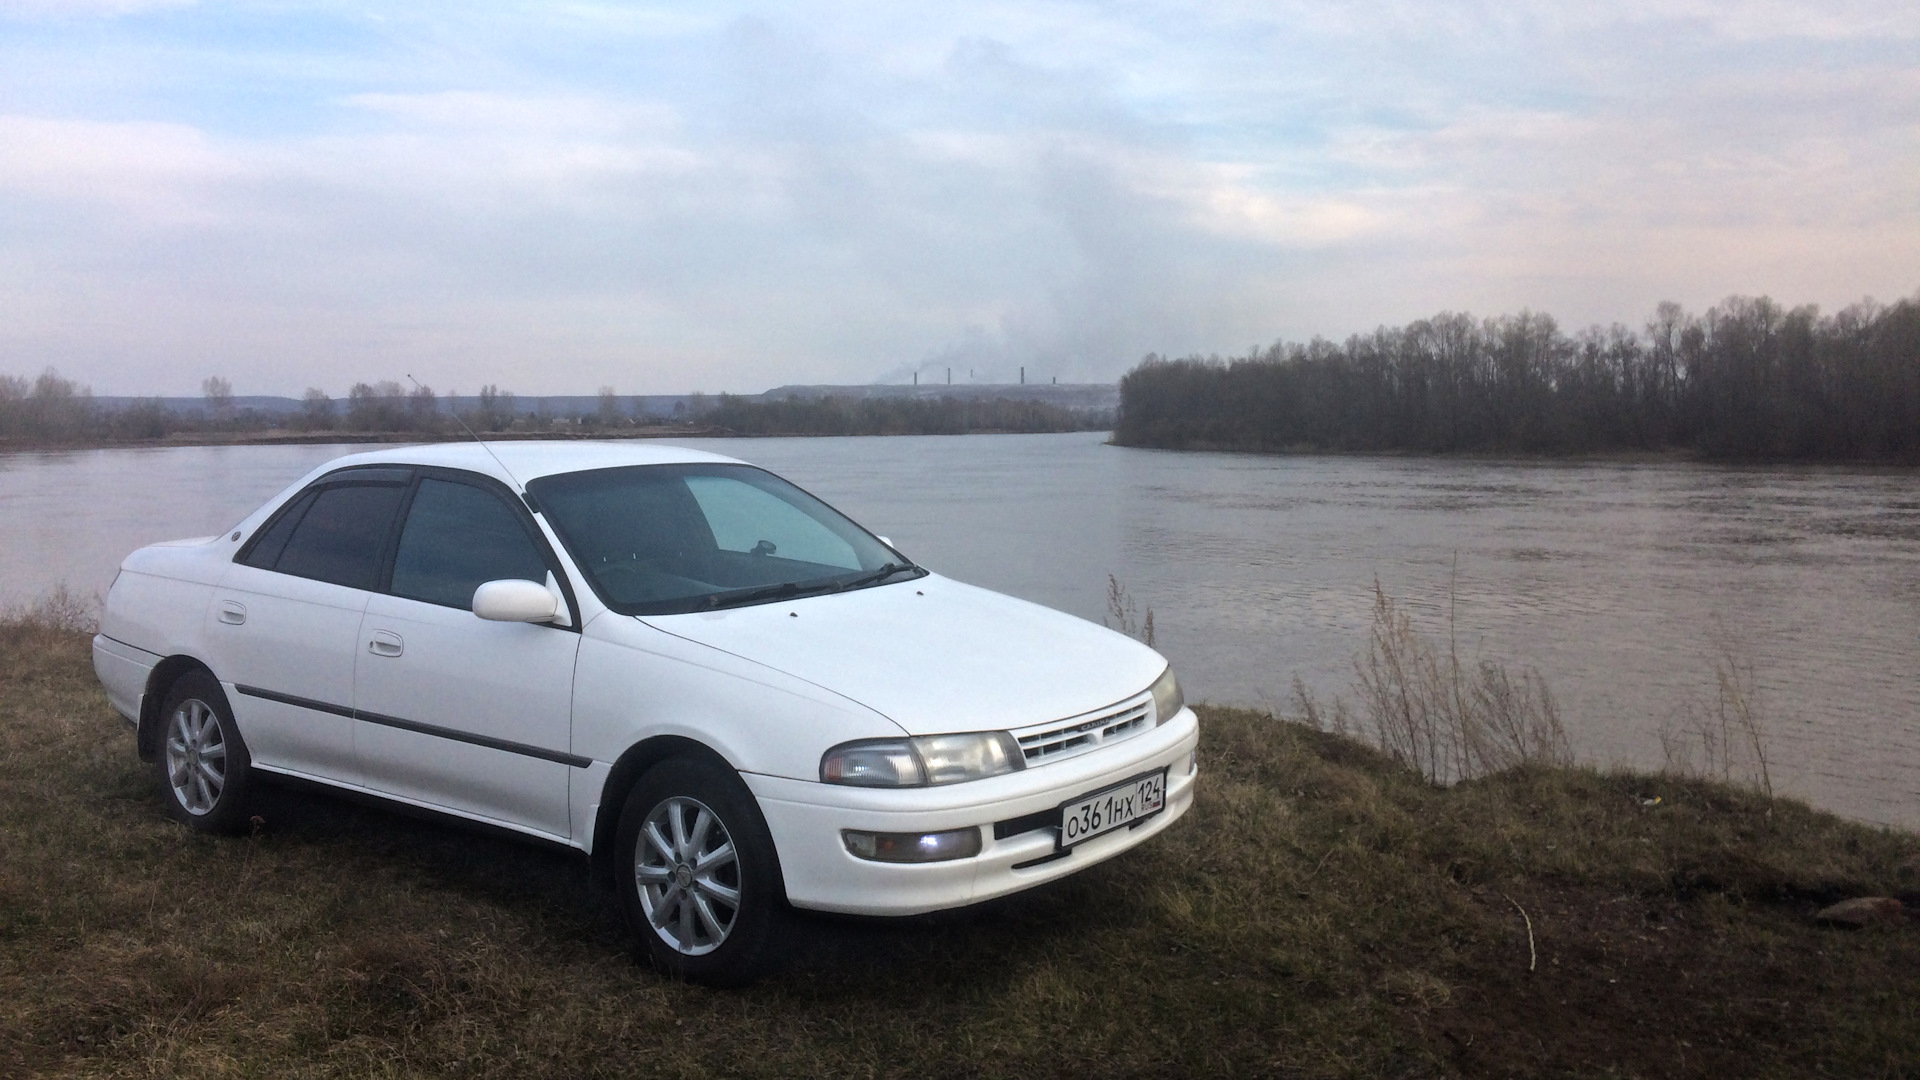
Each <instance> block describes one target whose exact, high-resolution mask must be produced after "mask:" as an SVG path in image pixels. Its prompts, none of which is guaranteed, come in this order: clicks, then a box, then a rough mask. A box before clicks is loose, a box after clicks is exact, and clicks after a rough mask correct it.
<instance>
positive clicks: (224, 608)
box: [220, 600, 247, 626]
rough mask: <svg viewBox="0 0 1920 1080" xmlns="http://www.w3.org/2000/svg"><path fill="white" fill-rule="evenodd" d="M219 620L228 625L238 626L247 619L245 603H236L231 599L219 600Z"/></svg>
mask: <svg viewBox="0 0 1920 1080" xmlns="http://www.w3.org/2000/svg"><path fill="white" fill-rule="evenodd" d="M220 621H221V622H223V623H226V624H227V625H228V626H239V625H240V624H241V623H244V622H246V621H247V605H245V604H236V603H234V602H233V601H231V600H222V601H220Z"/></svg>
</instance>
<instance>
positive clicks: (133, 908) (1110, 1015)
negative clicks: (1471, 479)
mask: <svg viewBox="0 0 1920 1080" xmlns="http://www.w3.org/2000/svg"><path fill="white" fill-rule="evenodd" d="M1202 720H1203V726H1202V731H1203V741H1202V748H1201V773H1202V782H1201V787H1200V796H1199V802H1198V804H1197V805H1196V806H1195V808H1194V811H1193V813H1192V814H1191V815H1189V817H1188V818H1187V820H1185V821H1182V822H1181V823H1180V824H1179V825H1177V826H1176V827H1175V828H1174V829H1172V830H1170V831H1169V832H1168V833H1167V834H1166V835H1165V836H1164V837H1162V838H1160V839H1158V840H1156V841H1155V842H1154V843H1152V844H1150V845H1147V846H1146V847H1145V848H1143V849H1141V850H1138V851H1136V852H1133V853H1130V854H1129V855H1128V856H1126V857H1123V858H1121V859H1118V860H1115V861H1113V862H1111V863H1107V864H1103V865H1101V866H1099V867H1095V868H1092V869H1090V870H1088V871H1087V872H1085V873H1083V874H1079V875H1076V876H1075V877H1074V878H1071V879H1068V880H1067V881H1066V882H1064V883H1062V884H1061V885H1060V886H1058V887H1055V888H1052V889H1049V890H1045V891H1043V892H1040V893H1038V894H1033V895H1029V896H1026V897H1023V898H1019V899H1017V900H1016V901H1014V902H1011V903H1005V904H999V905H994V906H992V907H989V908H985V909H981V910H979V911H974V912H968V913H960V914H958V915H953V916H947V917H943V918H939V919H929V920H909V921H905V922H900V923H872V922H861V921H841V920H828V919H818V918H809V919H806V920H803V922H802V924H801V938H800V940H798V941H796V942H795V946H794V952H795V955H794V957H793V963H792V965H791V966H790V967H789V968H788V969H787V970H786V971H785V972H784V973H783V974H780V975H778V976H776V977H774V978H772V979H770V980H768V981H767V982H765V983H763V984H761V985H758V986H755V987H753V988H750V989H748V990H745V991H738V992H730V993H720V992H713V991H708V990H705V989H702V988H698V987H687V986H681V985H675V984H672V983H669V982H666V981H663V980H661V979H659V978H658V977H656V976H654V975H653V974H651V973H650V972H648V971H647V970H645V969H643V968H641V967H640V966H638V965H637V964H636V963H635V962H634V961H633V960H632V958H631V955H630V952H629V948H628V944H627V942H626V939H625V937H624V932H623V930H622V929H621V927H620V924H619V920H618V914H617V912H616V910H615V908H614V905H613V901H612V895H611V891H610V890H608V889H605V888H604V887H597V886H594V885H593V884H591V883H590V881H589V876H588V872H587V868H586V865H585V862H584V860H580V859H577V858H573V857H570V856H568V855H565V854H562V853H556V852H552V851H549V850H546V849H543V848H536V847H531V846H528V845H525V844H522V843H518V842H513V841H509V840H502V839H497V838H494V837H491V836H485V835H475V834H473V833H470V832H468V831H467V830H464V829H460V828H455V827H451V826H448V825H445V824H441V823H437V822H422V821H417V820H414V819H411V818H406V817H401V816H398V815H395V814H392V813H388V812H386V811H384V810H375V809H367V808H362V807H358V806H355V805H352V804H348V803H346V802H342V801H340V800H337V799H334V798H331V797H325V796H318V795H312V794H305V793H298V792H292V791H284V790H268V791H267V792H266V793H265V795H264V796H263V798H262V799H261V801H260V803H259V804H258V806H257V807H256V810H257V813H258V815H259V821H258V828H257V829H256V832H255V835H253V836H252V837H250V838H240V839H210V838H206V837H201V836H197V835H194V834H192V833H189V832H187V831H185V830H183V829H181V828H179V827H177V826H175V825H173V824H171V823H169V822H168V821H167V820H166V819H165V818H164V817H163V816H162V814H161V813H160V807H159V802H158V798H157V796H156V795H155V793H154V791H153V783H154V781H153V778H152V776H151V774H150V772H148V771H147V770H146V769H145V768H144V767H142V766H141V765H140V764H139V763H138V762H137V760H136V759H135V757H134V751H133V742H132V738H131V734H130V732H129V731H128V729H127V728H126V726H125V725H124V723H123V722H122V721H121V720H119V719H118V717H116V716H115V715H113V714H112V712H111V710H110V709H109V708H108V706H107V704H106V702H105V699H104V698H103V696H102V695H101V693H100V691H99V689H98V687H97V685H96V684H95V682H94V679H93V676H92V673H91V670H90V667H89V661H88V644H87V639H86V637H85V635H84V634H82V633H79V632H76V631H74V630H70V629H60V628H57V627H50V626H46V625H42V624H37V623H34V622H32V621H27V622H22V621H20V620H18V619H16V620H14V621H12V622H8V623H5V624H0V1074H6V1075H76V1076H77V1075H101V1074H109V1073H111V1074H114V1075H127V1076H141V1075H156V1076H157V1075H169V1076H171V1075H197V1076H224V1075H241V1074H247V1075H259V1074H274V1075H288V1074H298V1075H302V1076H335V1075H338V1076H362V1075H388V1074H393V1075H398V1074H408V1075H433V1076H503V1077H504V1076H515V1077H523V1076H568V1077H573V1076H601V1075H605V1076H630V1075H658V1076H706V1075H742V1076H792V1075H820V1074H833V1075H857V1076H881V1075H900V1076H995V1075H1007V1076H1062V1077H1066V1076H1074V1077H1078V1076H1086V1075H1101V1076H1113V1077H1122V1076H1141V1075H1148V1074H1153V1075H1221V1074H1232V1075H1287V1076H1295V1075H1304V1076H1329V1077H1331V1076H1376V1075H1394V1076H1453V1075H1468V1076H1556V1075H1613V1076H1646V1077H1653V1076H1701V1077H1707V1076H1713V1077H1718V1076H1724V1075H1741V1076H1781V1077H1785V1076H1804V1075H1812V1074H1815V1073H1819V1072H1822V1071H1824V1072H1825V1073H1826V1074H1828V1075H1846V1076H1887V1077H1893V1076H1911V1075H1914V1073H1913V1069H1914V1062H1916V1061H1920V924H1915V923H1914V922H1912V921H1911V920H1910V919H1908V920H1904V921H1902V922H1899V923H1894V924H1889V925H1886V926H1881V927H1875V928H1868V929H1864V930H1843V929H1838V928H1835V927H1831V926H1827V925H1822V924H1819V923H1817V922H1816V921H1815V920H1814V919H1813V914H1814V912H1815V911H1816V910H1818V909H1819V908H1820V907H1821V906H1823V905H1825V904H1827V903H1830V902H1832V901H1834V900H1838V899H1843V898H1846V897H1850V896H1858V895H1866V894H1880V895H1888V894H1896V893H1899V892H1901V891H1902V890H1906V891H1908V893H1909V894H1912V893H1913V892H1914V890H1920V881H1916V879H1915V876H1914V870H1915V867H1916V865H1917V864H1916V862H1915V859H1916V857H1920V837H1916V836H1914V835H1911V834H1907V833H1901V832H1894V831H1888V830H1881V829H1874V828H1870V827H1867V826H1863V825H1858V824H1854V823H1850V822H1846V821H1842V820H1840V819H1838V818H1835V817H1833V816H1831V815H1826V814H1821V813H1816V812H1813V811H1811V810H1809V809H1808V808H1806V807H1805V806H1803V805H1801V804H1798V803H1795V802H1791V801H1787V800H1767V799H1764V798H1761V797H1760V796H1758V795H1755V794H1752V793H1750V792H1746V791H1743V790H1738V789H1733V788H1728V787H1724V786H1717V785H1713V784H1709V783H1703V782H1698V781H1690V780H1681V779H1675V778H1668V777H1657V776H1642V775H1632V774H1625V773H1599V772H1595V771H1592V770H1588V769H1528V770H1521V771H1517V772H1508V773H1503V774H1499V775H1496V776H1493V777H1490V778H1487V779H1483V780H1478V781H1474V782H1471V783H1467V784H1462V785H1459V786H1456V787H1454V788H1451V789H1440V788H1435V787H1432V786H1430V785H1428V784H1426V783H1424V782H1422V781H1421V780H1420V779H1419V778H1418V777H1417V776H1415V775H1414V774H1412V773H1411V772H1409V771H1408V770H1406V769H1404V768H1402V767H1400V766H1398V765H1395V764H1394V763H1392V762H1391V761H1389V760H1387V759H1386V758H1384V757H1383V756H1381V755H1380V754H1379V753H1377V752H1375V751H1374V750H1372V749H1371V748H1369V747H1367V746H1365V745H1363V744H1361V743H1359V742H1356V741H1353V740H1351V739H1346V738H1341V737H1337V736H1333V735H1328V734H1325V733H1322V732H1319V731H1316V730H1313V729H1311V728H1308V727H1306V726H1304V725H1301V724H1295V723H1289V722H1285V721H1280V720H1276V719H1274V718H1272V717H1268V716H1264V715H1259V714H1254V713H1248V712H1241V711H1232V710H1222V709H1203V710H1202ZM1909 900H1910V901H1913V900H1920V895H1909ZM1908 910H1909V911H1911V910H1912V909H1911V907H1909V909H1908Z"/></svg>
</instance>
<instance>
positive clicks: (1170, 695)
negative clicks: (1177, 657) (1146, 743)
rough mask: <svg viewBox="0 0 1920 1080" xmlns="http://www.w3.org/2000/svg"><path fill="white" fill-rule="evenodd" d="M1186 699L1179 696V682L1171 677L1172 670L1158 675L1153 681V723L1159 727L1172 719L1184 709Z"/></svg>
mask: <svg viewBox="0 0 1920 1080" xmlns="http://www.w3.org/2000/svg"><path fill="white" fill-rule="evenodd" d="M1186 704H1187V699H1186V698H1185V697H1182V696H1181V694H1180V680H1179V679H1176V678H1174V677H1173V668H1171V667H1169V668H1167V670H1165V671H1163V672H1161V673H1160V677H1159V678H1157V679H1155V680H1153V722H1154V724H1155V725H1156V726H1157V725H1160V724H1164V723H1166V722H1167V721H1169V720H1171V719H1173V714H1174V713H1177V712H1179V711H1180V710H1181V709H1182V708H1185V707H1186Z"/></svg>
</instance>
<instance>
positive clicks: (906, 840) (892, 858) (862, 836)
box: [840, 827, 980, 863]
mask: <svg viewBox="0 0 1920 1080" xmlns="http://www.w3.org/2000/svg"><path fill="white" fill-rule="evenodd" d="M840 836H841V838H842V839H844V840H846V842H847V850H848V851H850V852H852V853H853V854H854V855H856V856H858V857H859V858H862V859H872V860H873V861H874V862H895V863H924V862H946V861H947V860H949V859H971V858H973V857H974V856H975V855H978V854H980V830H979V829H977V828H971V827H970V828H965V829H950V830H948V831H947V832H930V833H891V832H881V833H874V832H861V831H860V830H858V829H843V830H841V832H840Z"/></svg>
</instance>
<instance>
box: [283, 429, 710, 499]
mask: <svg viewBox="0 0 1920 1080" xmlns="http://www.w3.org/2000/svg"><path fill="white" fill-rule="evenodd" d="M695 462H706V463H713V462H721V463H726V464H734V465H739V464H744V462H741V461H740V460H739V459H738V458H730V457H726V456H724V455H721V454H710V453H707V452H706V451H704V450H690V449H688V448H686V447H684V446H666V445H662V444H660V443H656V442H651V441H648V442H640V441H637V440H632V439H623V440H618V441H606V442H598V441H587V440H581V439H566V440H539V441H535V440H518V439H516V440H512V441H506V442H490V443H487V444H486V445H484V446H482V445H481V444H480V443H477V442H470V441H469V442H444V443H429V444H426V445H423V446H401V447H393V448H383V449H380V450H372V451H368V452H366V453H360V454H349V455H347V456H346V457H343V458H336V459H334V460H333V461H329V462H327V464H326V465H325V466H323V467H322V468H321V470H320V471H321V472H322V473H326V472H332V471H333V470H335V469H341V468H346V467H348V466H352V465H429V466H439V467H441V468H447V469H465V470H467V471H469V472H476V473H481V474H483V475H486V476H491V477H494V478H495V479H498V480H504V481H506V482H507V483H508V484H510V485H512V486H514V487H519V486H520V485H521V484H525V483H527V482H529V481H531V480H534V479H536V478H538V477H542V476H552V475H553V474H555V473H568V472H581V471H584V470H587V469H613V468H619V467H621V466H624V465H672V464H683V463H695ZM503 465H504V468H503Z"/></svg>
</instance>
